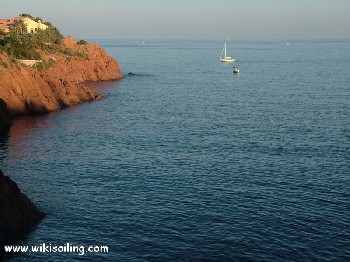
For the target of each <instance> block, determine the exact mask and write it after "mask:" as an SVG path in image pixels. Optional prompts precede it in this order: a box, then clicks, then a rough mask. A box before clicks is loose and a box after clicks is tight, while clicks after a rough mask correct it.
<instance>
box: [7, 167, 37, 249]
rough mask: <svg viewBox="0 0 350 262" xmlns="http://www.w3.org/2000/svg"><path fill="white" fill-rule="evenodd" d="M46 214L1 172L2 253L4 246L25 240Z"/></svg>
mask: <svg viewBox="0 0 350 262" xmlns="http://www.w3.org/2000/svg"><path fill="white" fill-rule="evenodd" d="M43 217H44V214H43V213H42V212H41V211H39V210H38V209H37V207H36V206H35V205H34V204H33V203H32V202H31V201H30V200H29V199H28V198H27V197H26V195H24V194H23V193H22V192H21V191H20V189H19V188H18V186H17V184H16V183H15V182H13V181H12V180H11V179H10V178H9V177H7V176H4V174H3V173H2V171H1V170H0V245H1V246H0V253H1V252H2V251H3V247H2V245H4V244H6V243H13V242H15V241H18V240H21V239H23V237H24V236H25V234H26V233H28V232H29V231H30V230H31V229H32V228H33V227H34V226H35V225H36V224H37V223H39V221H40V220H41V219H42V218H43Z"/></svg>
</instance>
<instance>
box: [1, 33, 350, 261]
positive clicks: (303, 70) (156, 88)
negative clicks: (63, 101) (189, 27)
mask: <svg viewBox="0 0 350 262" xmlns="http://www.w3.org/2000/svg"><path fill="white" fill-rule="evenodd" d="M99 42H100V43H101V44H102V45H103V46H104V47H105V48H106V49H107V51H108V52H109V53H110V54H112V55H113V56H114V57H116V58H117V59H118V61H119V63H120V64H121V67H122V68H123V72H124V73H125V74H127V73H128V72H129V71H132V72H134V73H137V75H136V76H134V77H128V76H127V75H126V77H125V79H123V80H121V81H117V82H104V83H95V84H93V86H94V87H95V88H96V89H97V90H98V91H99V92H101V93H102V94H103V95H104V96H105V99H104V100H103V101H96V102H91V103H85V104H83V105H80V106H77V107H73V108H69V109H66V110H63V111H60V112H55V113H51V114H49V115H45V116H39V117H24V118H21V119H18V120H17V121H15V123H14V126H13V127H12V129H11V131H10V133H9V135H8V136H7V137H5V138H2V140H1V145H0V166H1V169H3V171H4V172H5V173H6V174H8V175H10V176H11V177H12V178H13V179H14V180H15V181H16V182H18V184H19V185H20V187H21V188H22V190H23V191H24V192H25V193H27V194H28V195H29V196H30V197H31V198H32V200H33V201H34V202H35V203H36V204H37V205H38V206H39V207H40V208H41V209H42V210H43V211H44V212H45V213H47V217H46V218H45V219H44V220H43V222H42V223H41V224H40V225H39V226H38V228H37V230H36V231H35V232H33V233H32V234H31V235H30V236H29V237H28V239H27V240H26V242H25V244H28V245H32V244H33V245H38V244H41V243H46V244H52V245H62V244H65V243H67V242H69V243H71V244H75V245H85V246H88V245H108V246H109V253H107V254H102V253H99V254H86V255H85V256H84V257H80V256H79V255H77V254H71V253H68V254H52V253H51V254H33V253H30V254H29V253H28V254H23V255H21V256H18V257H14V258H13V260H14V261H46V260H49V259H53V260H62V261H70V260H71V261H74V260H79V259H85V260H87V261H349V260H350V201H349V200H350V103H349V101H350V74H349V66H350V42H349V41H310V42H305V41H295V42H293V41H291V43H290V45H287V44H286V43H283V42H268V41H265V42H230V43H229V46H228V53H229V55H232V56H234V57H235V58H236V59H237V62H235V64H234V65H235V66H237V67H239V68H240V69H241V73H240V74H239V75H233V73H232V66H233V65H232V64H231V65H227V64H222V63H220V62H219V55H220V52H221V49H222V46H223V43H222V42H216V41H211V42H210V41H152V42H146V43H144V44H142V41H112V40H108V41H107V40H105V41H99Z"/></svg>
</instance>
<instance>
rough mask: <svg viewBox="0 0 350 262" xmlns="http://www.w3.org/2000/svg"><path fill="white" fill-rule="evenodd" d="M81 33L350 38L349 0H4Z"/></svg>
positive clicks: (0, 12)
mask: <svg viewBox="0 0 350 262" xmlns="http://www.w3.org/2000/svg"><path fill="white" fill-rule="evenodd" d="M22 13H29V14H31V15H32V16H34V17H37V16H39V17H42V18H43V20H44V21H50V22H52V23H53V24H54V25H55V26H56V27H58V29H59V30H60V31H61V32H62V34H63V35H65V36H67V35H71V36H74V37H76V38H79V39H145V40H146V39H208V40H216V39H217V40H219V39H237V40H245V39H256V40H272V39H350V0H127V1H122V0H55V1H50V0H0V18H10V17H13V16H17V15H19V14H22Z"/></svg>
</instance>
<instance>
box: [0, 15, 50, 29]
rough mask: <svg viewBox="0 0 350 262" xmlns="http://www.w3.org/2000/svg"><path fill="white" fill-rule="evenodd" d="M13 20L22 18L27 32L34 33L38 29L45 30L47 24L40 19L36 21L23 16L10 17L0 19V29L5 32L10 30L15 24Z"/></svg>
mask: <svg viewBox="0 0 350 262" xmlns="http://www.w3.org/2000/svg"><path fill="white" fill-rule="evenodd" d="M15 20H22V21H23V23H24V25H25V26H26V28H27V33H36V32H38V30H39V29H40V30H45V29H46V28H48V26H47V25H45V24H43V23H42V22H41V20H38V22H36V21H34V20H32V19H30V18H28V17H24V16H19V17H13V18H10V19H0V30H1V29H2V30H3V31H4V32H5V33H8V32H10V28H11V27H13V26H14V25H15Z"/></svg>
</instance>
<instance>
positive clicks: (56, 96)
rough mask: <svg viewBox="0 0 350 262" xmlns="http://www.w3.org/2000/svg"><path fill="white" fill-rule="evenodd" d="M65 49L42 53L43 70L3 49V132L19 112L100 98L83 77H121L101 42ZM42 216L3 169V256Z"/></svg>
mask: <svg viewBox="0 0 350 262" xmlns="http://www.w3.org/2000/svg"><path fill="white" fill-rule="evenodd" d="M63 48H65V50H69V52H70V53H68V54H65V53H45V52H43V51H39V52H40V55H41V57H42V59H43V61H46V64H49V65H48V66H47V68H41V69H40V70H38V68H33V67H32V66H25V65H22V64H20V63H19V62H18V61H16V60H15V59H13V58H10V57H9V56H8V55H6V54H5V53H0V132H6V130H7V129H8V128H9V127H10V126H11V119H13V118H15V117H17V116H21V115H27V114H43V113H48V112H51V111H55V110H59V109H62V108H65V107H69V106H73V105H77V104H80V103H82V102H85V101H90V100H98V99H102V98H103V96H102V95H101V94H99V93H97V92H96V91H95V90H93V89H92V88H90V87H88V86H86V85H85V84H84V82H85V81H104V80H117V79H121V78H123V75H122V72H121V69H120V66H119V64H118V63H117V61H116V60H115V59H113V58H112V57H111V56H109V55H108V54H107V53H106V51H105V50H104V49H103V48H102V47H100V46H99V45H97V44H88V43H86V44H84V45H79V44H78V43H77V41H75V40H74V39H73V38H72V37H67V38H65V39H63ZM76 54H78V55H76ZM79 54H80V55H79ZM43 217H44V213H42V212H41V211H39V210H38V209H37V207H36V206H35V205H34V204H33V203H32V202H31V201H30V200H29V199H28V198H27V197H26V196H25V195H24V194H23V193H21V191H20V189H19V187H18V186H17V184H16V183H15V182H13V181H12V180H11V179H10V178H9V177H7V176H5V175H4V174H3V173H2V171H1V170H0V255H1V253H2V251H3V248H2V246H3V245H4V244H7V243H14V242H18V241H21V240H22V239H23V238H24V236H25V235H26V234H27V233H28V232H30V230H31V229H33V227H34V226H35V225H36V224H37V223H39V222H40V220H41V219H42V218H43ZM0 260H1V256H0Z"/></svg>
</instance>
